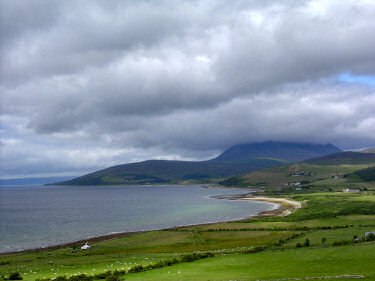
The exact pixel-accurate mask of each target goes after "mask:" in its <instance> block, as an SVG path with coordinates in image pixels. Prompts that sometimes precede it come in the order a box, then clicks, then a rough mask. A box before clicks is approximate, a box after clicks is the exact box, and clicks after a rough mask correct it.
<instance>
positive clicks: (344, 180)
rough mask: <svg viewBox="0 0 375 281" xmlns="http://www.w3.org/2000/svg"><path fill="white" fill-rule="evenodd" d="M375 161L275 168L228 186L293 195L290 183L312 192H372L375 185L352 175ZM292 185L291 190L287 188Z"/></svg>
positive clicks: (252, 174)
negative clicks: (249, 187) (328, 190)
mask: <svg viewBox="0 0 375 281" xmlns="http://www.w3.org/2000/svg"><path fill="white" fill-rule="evenodd" d="M374 166H375V161H374V162H372V163H366V164H355V165H354V164H351V165H349V164H344V165H318V164H308V163H299V164H292V165H284V166H278V167H272V168H268V169H264V170H260V171H255V172H252V173H250V174H245V175H242V176H237V177H234V178H230V179H228V180H226V181H224V182H222V183H223V184H225V185H228V186H231V185H236V186H242V187H247V186H252V187H265V189H266V190H267V189H268V190H271V191H272V190H277V189H280V188H282V189H286V190H287V191H288V192H290V190H291V189H295V188H296V187H295V186H291V185H290V183H294V182H302V183H303V184H302V187H308V188H309V189H310V190H325V189H331V190H342V189H343V188H369V189H375V182H364V181H363V180H362V179H358V178H354V177H353V176H349V177H347V175H352V174H353V173H355V172H356V171H361V170H363V169H367V168H369V167H374ZM300 171H304V172H305V174H304V175H303V176H296V177H293V176H292V174H294V173H297V172H300ZM283 183H289V186H285V185H283Z"/></svg>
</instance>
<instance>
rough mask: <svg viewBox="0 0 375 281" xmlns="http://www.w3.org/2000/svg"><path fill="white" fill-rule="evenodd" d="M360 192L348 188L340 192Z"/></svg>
mask: <svg viewBox="0 0 375 281" xmlns="http://www.w3.org/2000/svg"><path fill="white" fill-rule="evenodd" d="M360 191H361V190H360V189H350V188H346V189H343V190H342V192H360Z"/></svg>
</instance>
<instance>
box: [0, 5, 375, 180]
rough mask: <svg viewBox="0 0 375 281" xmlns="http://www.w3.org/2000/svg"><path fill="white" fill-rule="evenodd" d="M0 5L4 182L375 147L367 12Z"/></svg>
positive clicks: (357, 8) (374, 26) (355, 8)
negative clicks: (230, 152) (232, 154)
mask: <svg viewBox="0 0 375 281" xmlns="http://www.w3.org/2000/svg"><path fill="white" fill-rule="evenodd" d="M0 5H1V9H0V12H1V15H0V28H1V30H0V32H1V34H2V40H1V41H0V50H1V85H0V90H1V117H0V118H1V123H2V125H1V127H0V131H1V135H2V139H1V146H0V147H1V155H0V157H1V158H0V160H1V161H0V165H1V166H0V170H1V173H0V176H3V177H6V176H17V175H33V174H49V173H55V174H56V173H59V174H60V173H70V172H73V171H76V172H81V171H82V172H83V171H89V170H93V169H97V168H102V167H105V166H108V165H112V164H118V163H125V162H130V161H137V160H142V159H147V158H167V159H203V158H208V157H211V156H214V155H215V154H217V153H218V152H219V151H221V150H223V149H225V148H227V147H229V146H231V145H234V144H238V143H244V142H253V141H264V140H284V141H301V142H318V143H327V142H333V143H335V144H337V145H339V146H341V147H342V148H355V147H366V146H375V93H374V92H375V90H374V86H373V85H374V84H373V83H363V80H359V79H357V80H356V79H355V78H356V77H359V76H366V77H368V79H369V80H370V81H374V80H375V78H374V75H375V48H374V46H375V39H374V38H375V20H374V17H373V15H374V14H375V3H374V2H373V1H368V0H367V1H366V0H362V1H338V0H337V1H333V0H332V1H326V0H317V1H230V2H228V1H166V0H165V1H79V2H77V1H52V0H48V1H12V0H1V1H0ZM343 73H345V75H343ZM353 81H354V83H353ZM356 81H360V82H359V83H357V82H356Z"/></svg>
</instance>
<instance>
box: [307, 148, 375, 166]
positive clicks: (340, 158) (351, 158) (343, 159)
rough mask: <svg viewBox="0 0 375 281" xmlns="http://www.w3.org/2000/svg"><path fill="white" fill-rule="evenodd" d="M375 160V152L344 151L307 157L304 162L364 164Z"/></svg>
mask: <svg viewBox="0 0 375 281" xmlns="http://www.w3.org/2000/svg"><path fill="white" fill-rule="evenodd" d="M374 161H375V153H362V152H353V151H346V152H341V153H334V154H329V155H325V156H322V157H318V158H314V159H309V160H307V161H305V162H306V163H311V164H318V165H343V164H366V163H373V162H374Z"/></svg>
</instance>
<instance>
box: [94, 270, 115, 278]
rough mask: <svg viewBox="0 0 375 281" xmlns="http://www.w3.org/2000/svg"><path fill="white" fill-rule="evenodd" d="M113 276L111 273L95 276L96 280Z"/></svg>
mask: <svg viewBox="0 0 375 281" xmlns="http://www.w3.org/2000/svg"><path fill="white" fill-rule="evenodd" d="M111 274H112V272H111V271H106V272H102V273H98V274H95V275H94V278H95V279H106V278H107V277H108V276H110V275H111Z"/></svg>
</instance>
